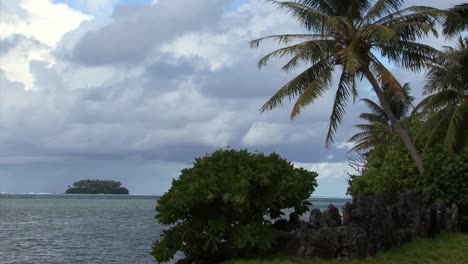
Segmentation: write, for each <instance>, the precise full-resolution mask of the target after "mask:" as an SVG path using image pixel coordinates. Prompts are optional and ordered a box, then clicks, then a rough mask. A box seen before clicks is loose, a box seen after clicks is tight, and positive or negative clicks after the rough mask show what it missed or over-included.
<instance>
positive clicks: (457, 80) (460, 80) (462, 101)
mask: <svg viewBox="0 0 468 264" xmlns="http://www.w3.org/2000/svg"><path fill="white" fill-rule="evenodd" d="M436 61H437V63H435V64H432V65H431V67H430V69H429V71H428V73H427V78H428V80H427V84H426V85H425V87H424V89H425V94H426V95H428V96H427V97H426V98H424V99H423V100H422V101H421V103H419V105H418V106H417V107H416V108H415V111H421V112H422V113H423V114H424V115H425V118H426V120H425V124H424V126H423V127H422V128H421V134H422V135H424V136H426V137H427V144H426V146H431V145H434V144H435V143H442V144H444V145H445V146H446V147H447V149H448V150H449V151H450V152H457V151H459V150H461V149H463V148H464V147H465V146H466V145H467V143H468V41H467V40H463V39H462V38H461V37H460V38H459V42H458V46H457V47H456V48H453V47H445V50H444V53H443V54H441V55H440V56H439V57H438V59H437V60H436Z"/></svg>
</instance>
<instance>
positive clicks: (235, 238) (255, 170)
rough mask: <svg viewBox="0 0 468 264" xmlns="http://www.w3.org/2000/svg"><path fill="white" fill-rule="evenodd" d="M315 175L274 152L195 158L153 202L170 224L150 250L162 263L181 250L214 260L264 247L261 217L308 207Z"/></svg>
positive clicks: (266, 237)
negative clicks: (268, 153)
mask: <svg viewBox="0 0 468 264" xmlns="http://www.w3.org/2000/svg"><path fill="white" fill-rule="evenodd" d="M316 177H317V173H315V172H311V171H307V170H305V169H302V168H294V166H293V165H292V164H291V163H290V162H288V161H286V160H284V159H282V158H281V157H280V156H279V155H277V154H274V153H273V154H271V155H269V156H265V155H264V154H262V153H255V154H251V153H249V152H247V151H246V150H241V151H236V150H219V151H216V152H214V153H212V154H210V155H207V156H205V157H203V158H198V159H196V160H195V163H194V166H193V167H192V168H188V169H184V170H182V173H181V175H180V177H179V178H178V179H176V180H174V181H173V182H172V187H171V189H170V190H169V191H168V192H167V193H165V194H164V195H163V196H162V197H161V199H160V200H159V201H158V205H157V206H156V210H157V212H158V214H157V216H156V219H157V220H158V221H159V222H160V223H162V224H165V225H171V226H170V228H169V229H167V230H165V231H164V232H163V234H162V236H161V238H160V240H159V241H157V242H156V243H155V244H154V245H153V249H152V255H153V256H154V257H155V258H156V260H157V261H158V262H164V261H168V260H170V259H171V258H172V257H173V256H174V254H175V253H176V252H177V251H179V250H180V251H182V252H183V253H184V254H185V256H186V257H187V258H189V259H192V260H199V259H203V260H212V261H217V260H220V259H223V258H226V257H234V256H242V255H248V254H251V253H261V252H263V251H266V250H267V249H269V248H270V246H271V243H272V234H273V233H272V228H271V222H270V221H265V220H264V216H265V215H267V216H269V217H270V218H272V219H275V218H278V217H280V216H281V215H282V211H281V210H282V209H285V208H294V210H295V211H296V212H297V213H299V214H302V213H304V212H305V211H307V210H308V206H307V205H308V202H307V201H305V200H306V199H307V198H309V197H310V195H311V193H312V192H313V191H314V189H315V187H316V186H317V183H316V180H315V179H316Z"/></svg>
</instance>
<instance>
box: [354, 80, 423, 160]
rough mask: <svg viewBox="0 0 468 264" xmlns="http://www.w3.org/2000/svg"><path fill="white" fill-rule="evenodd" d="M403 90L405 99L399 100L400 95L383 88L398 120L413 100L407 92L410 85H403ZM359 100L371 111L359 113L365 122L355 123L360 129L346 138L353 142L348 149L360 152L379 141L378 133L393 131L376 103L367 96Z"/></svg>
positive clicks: (408, 108)
mask: <svg viewBox="0 0 468 264" xmlns="http://www.w3.org/2000/svg"><path fill="white" fill-rule="evenodd" d="M403 91H404V93H405V96H404V98H405V99H404V100H401V98H400V97H394V96H392V94H390V93H389V92H388V90H387V89H384V93H385V98H386V99H387V101H388V102H389V105H390V108H391V109H392V112H393V113H394V114H395V117H396V118H397V119H398V120H400V119H401V118H403V117H405V116H406V115H407V114H408V112H409V110H410V107H411V103H412V102H413V101H414V97H412V96H411V95H410V94H409V92H410V87H409V85H408V84H405V85H404V86H403ZM361 101H363V102H364V103H365V104H366V105H367V107H368V108H369V109H370V110H371V112H370V113H362V114H360V115H359V118H361V119H362V120H364V121H367V123H364V124H358V125H356V127H357V128H359V129H360V130H361V131H360V132H358V133H356V134H354V135H353V136H352V137H351V138H350V139H349V140H348V142H354V143H355V145H354V147H353V148H351V149H350V152H352V151H357V152H362V151H366V150H369V149H372V148H373V147H374V146H375V145H376V144H377V143H378V142H379V139H378V138H379V134H382V133H384V134H393V133H395V131H394V129H393V127H392V126H391V124H390V120H389V118H388V117H387V115H386V114H385V111H384V110H383V109H382V107H381V106H380V105H379V104H378V103H376V102H374V101H372V100H370V99H367V98H365V99H361Z"/></svg>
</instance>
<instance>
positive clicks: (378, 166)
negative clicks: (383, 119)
mask: <svg viewBox="0 0 468 264" xmlns="http://www.w3.org/2000/svg"><path fill="white" fill-rule="evenodd" d="M402 124H403V125H404V126H405V127H406V128H407V129H408V131H409V132H410V134H412V135H414V134H416V133H417V131H418V130H419V127H420V126H421V122H420V121H419V118H417V117H408V118H404V119H403V120H402ZM375 126H376V127H375V130H374V137H375V143H376V144H374V146H373V148H372V149H371V150H370V151H369V152H368V153H366V154H365V158H366V164H365V166H364V170H363V171H362V174H361V175H351V177H350V180H349V187H348V194H351V195H375V194H379V195H382V196H384V197H385V198H386V199H387V200H389V201H394V200H396V199H397V198H398V196H399V194H400V192H401V191H402V190H403V189H405V188H415V182H416V179H417V178H418V177H419V175H420V174H419V172H418V170H417V168H416V166H415V164H414V162H413V161H412V159H411V157H410V155H409V153H408V151H406V148H405V146H404V145H403V143H402V142H401V141H400V140H398V135H396V134H395V133H392V132H389V131H388V128H387V127H386V125H385V124H375ZM417 143H418V145H419V146H421V145H422V144H421V142H417Z"/></svg>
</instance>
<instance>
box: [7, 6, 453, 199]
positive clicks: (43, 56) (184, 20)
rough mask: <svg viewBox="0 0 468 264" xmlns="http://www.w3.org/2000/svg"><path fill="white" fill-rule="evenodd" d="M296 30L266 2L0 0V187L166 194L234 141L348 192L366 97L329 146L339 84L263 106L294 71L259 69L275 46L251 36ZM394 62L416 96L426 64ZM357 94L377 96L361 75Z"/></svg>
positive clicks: (330, 191)
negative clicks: (115, 187)
mask: <svg viewBox="0 0 468 264" xmlns="http://www.w3.org/2000/svg"><path fill="white" fill-rule="evenodd" d="M461 2H462V1H455V0H453V1H450V2H446V1H439V0H426V1H415V0H413V1H407V4H419V5H429V6H435V7H439V8H446V7H449V6H451V5H452V4H458V3H461ZM301 30H302V29H301V28H300V27H299V25H298V24H297V23H296V22H295V21H293V20H292V19H290V17H289V16H288V15H287V14H286V13H284V12H281V11H278V10H277V9H276V8H275V7H273V6H271V4H268V3H266V2H265V1H263V0H157V1H155V0H152V1H150V0H55V1H53V0H0V192H6V193H28V192H36V193H60V192H63V191H64V190H65V189H66V187H67V186H68V185H71V184H72V183H73V182H74V181H77V180H80V179H85V178H86V179H88V178H89V179H113V180H119V181H121V182H122V184H123V185H124V186H125V187H127V188H128V189H130V191H131V193H134V194H162V193H164V192H166V191H167V190H168V189H169V188H170V186H171V181H172V179H174V178H177V177H178V176H179V174H180V170H181V169H182V168H185V167H190V166H191V165H192V163H193V161H194V159H195V158H196V157H199V156H204V155H206V154H207V153H210V152H212V151H214V150H217V149H220V148H226V147H230V148H234V149H244V148H247V149H249V150H250V151H252V152H255V151H262V152H265V153H271V152H276V153H278V154H280V155H281V156H282V157H284V158H286V159H288V160H290V161H292V162H294V163H295V164H296V165H297V166H302V167H304V168H307V169H311V170H314V171H317V172H318V173H319V177H318V184H319V187H318V188H317V190H316V191H315V192H314V193H313V195H315V196H345V194H346V188H347V179H348V174H347V173H353V171H352V169H351V167H349V165H348V157H349V154H348V150H349V148H350V147H351V146H352V145H350V144H349V143H347V139H348V138H349V137H350V136H351V135H353V134H354V133H356V132H357V130H356V129H355V128H354V124H357V123H358V122H359V119H358V115H359V113H361V112H364V111H366V109H365V107H364V105H362V104H360V103H359V101H357V102H356V103H354V104H353V103H351V104H349V105H348V108H347V114H346V116H345V119H344V122H343V123H342V125H341V127H340V129H339V130H338V133H337V135H336V138H335V143H334V144H333V145H332V146H330V147H329V148H325V144H324V141H325V136H326V129H327V125H328V118H329V116H330V112H331V103H332V101H333V97H334V94H333V93H332V92H328V93H326V94H325V95H324V96H323V98H322V99H320V100H318V101H317V102H316V103H314V104H313V105H311V106H310V107H308V108H307V109H305V110H304V111H303V112H301V115H300V116H299V117H297V118H296V119H295V120H290V119H289V113H290V110H291V104H290V103H285V104H284V106H283V107H282V108H279V109H276V110H273V111H271V112H267V113H262V114H261V113H259V108H260V107H261V106H262V104H263V103H264V102H265V101H266V100H267V99H268V98H269V97H270V96H271V95H272V94H273V93H274V92H275V91H276V89H278V88H279V87H281V86H282V85H283V84H285V83H286V82H287V81H288V80H290V79H291V78H292V77H294V76H295V74H297V73H298V72H299V71H300V69H298V70H297V71H292V72H288V73H286V72H282V71H281V64H280V63H274V62H273V63H270V64H269V65H268V66H267V67H266V68H263V69H261V70H259V69H258V68H257V67H256V62H257V61H258V60H259V59H260V58H261V57H262V55H265V54H266V53H267V52H268V51H271V50H273V49H274V48H277V46H276V45H275V44H274V43H265V44H264V45H262V46H261V47H260V48H259V49H251V48H250V47H249V41H250V40H253V39H256V38H259V37H262V36H266V35H271V34H279V33H294V32H301ZM424 42H425V43H428V44H431V45H435V46H437V47H440V46H442V45H446V44H447V43H450V42H451V40H446V39H444V38H439V39H435V38H429V39H426V40H424ZM393 69H394V73H395V75H396V76H397V77H398V79H399V80H400V82H402V83H406V82H408V83H410V85H411V86H412V89H413V95H414V96H416V97H417V98H421V95H422V88H421V87H422V85H423V80H424V77H423V75H422V73H410V72H405V71H403V70H401V69H398V68H396V67H393ZM330 90H331V91H333V89H330ZM359 92H360V93H359V96H360V97H361V98H371V99H373V98H374V97H373V94H372V92H371V90H370V87H369V85H368V83H366V82H361V83H360V84H359Z"/></svg>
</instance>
